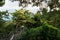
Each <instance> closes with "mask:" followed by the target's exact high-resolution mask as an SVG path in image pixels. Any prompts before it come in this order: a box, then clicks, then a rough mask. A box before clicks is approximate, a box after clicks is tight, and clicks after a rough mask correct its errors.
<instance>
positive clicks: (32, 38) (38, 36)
mask: <svg viewBox="0 0 60 40" xmlns="http://www.w3.org/2000/svg"><path fill="white" fill-rule="evenodd" d="M58 32H60V30H59V29H58V28H56V27H53V26H51V25H48V24H43V25H42V26H40V27H37V28H31V29H30V30H29V29H28V30H27V31H25V32H24V33H23V34H22V38H21V39H19V40H60V34H59V33H58ZM58 34H59V35H58Z"/></svg>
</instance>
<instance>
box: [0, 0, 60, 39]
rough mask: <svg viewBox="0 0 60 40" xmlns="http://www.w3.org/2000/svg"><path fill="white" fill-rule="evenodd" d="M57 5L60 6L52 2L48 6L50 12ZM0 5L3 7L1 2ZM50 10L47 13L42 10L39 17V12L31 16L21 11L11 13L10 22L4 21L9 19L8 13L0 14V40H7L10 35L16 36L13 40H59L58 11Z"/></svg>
mask: <svg viewBox="0 0 60 40" xmlns="http://www.w3.org/2000/svg"><path fill="white" fill-rule="evenodd" d="M0 1H1V0H0ZM33 2H34V0H33ZM57 4H59V5H60V3H58V1H56V0H53V1H52V2H51V3H50V4H48V5H49V6H50V8H51V10H52V9H53V8H55V7H59V5H57ZM0 5H3V3H2V1H1V2H0ZM56 5H57V6H56ZM51 10H50V12H47V10H46V9H43V11H42V15H41V12H40V11H38V12H37V13H36V14H33V13H31V12H29V11H28V10H23V9H21V10H18V11H16V12H14V13H11V15H12V16H13V17H12V19H11V20H5V19H6V18H7V19H9V18H8V16H9V13H8V11H6V12H0V40H9V39H10V38H11V37H12V36H11V35H14V37H15V35H16V38H13V39H14V40H60V10H56V9H54V10H53V11H51ZM3 18H4V19H3ZM22 31H23V32H22ZM20 34H21V35H20Z"/></svg>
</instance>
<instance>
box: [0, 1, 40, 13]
mask: <svg viewBox="0 0 60 40" xmlns="http://www.w3.org/2000/svg"><path fill="white" fill-rule="evenodd" d="M19 9H22V7H21V6H20V7H19V1H14V2H11V1H9V0H5V4H4V5H3V6H2V7H0V11H5V10H9V12H15V10H19ZM23 9H25V10H29V11H30V12H33V13H36V12H37V11H38V10H39V8H38V7H37V6H34V7H32V6H31V5H30V4H29V5H28V6H27V7H25V8H23Z"/></svg>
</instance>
